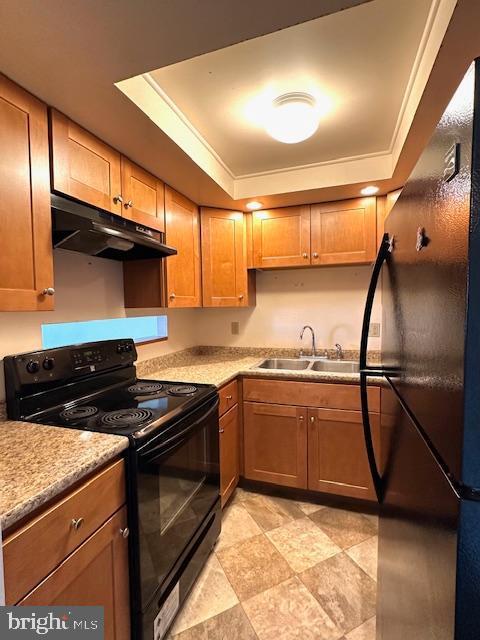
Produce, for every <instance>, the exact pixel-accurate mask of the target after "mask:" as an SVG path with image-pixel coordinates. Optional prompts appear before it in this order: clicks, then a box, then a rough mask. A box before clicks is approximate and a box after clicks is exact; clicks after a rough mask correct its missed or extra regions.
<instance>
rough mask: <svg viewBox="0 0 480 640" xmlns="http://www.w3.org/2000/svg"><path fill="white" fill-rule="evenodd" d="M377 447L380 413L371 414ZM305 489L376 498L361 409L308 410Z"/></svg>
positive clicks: (353, 496)
mask: <svg viewBox="0 0 480 640" xmlns="http://www.w3.org/2000/svg"><path fill="white" fill-rule="evenodd" d="M370 423H371V426H372V436H373V441H374V446H375V447H376V449H377V452H378V450H379V437H380V416H379V414H371V415H370ZM308 488H309V489H311V490H313V491H322V492H324V493H333V494H336V495H342V496H349V497H352V498H364V499H366V500H375V499H376V496H375V490H374V487H373V482H372V476H371V474H370V468H369V466H368V459H367V452H366V449H365V440H364V436H363V426H362V414H361V412H360V411H343V410H336V409H309V410H308Z"/></svg>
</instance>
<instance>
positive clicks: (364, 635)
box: [346, 617, 376, 640]
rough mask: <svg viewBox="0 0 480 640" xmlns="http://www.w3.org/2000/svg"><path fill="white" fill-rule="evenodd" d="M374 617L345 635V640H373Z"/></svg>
mask: <svg viewBox="0 0 480 640" xmlns="http://www.w3.org/2000/svg"><path fill="white" fill-rule="evenodd" d="M375 634H376V629H375V617H373V618H370V620H367V621H366V622H364V623H363V624H362V625H360V626H359V627H357V628H356V629H354V630H353V631H350V633H347V635H346V638H347V640H375V637H376V635H375Z"/></svg>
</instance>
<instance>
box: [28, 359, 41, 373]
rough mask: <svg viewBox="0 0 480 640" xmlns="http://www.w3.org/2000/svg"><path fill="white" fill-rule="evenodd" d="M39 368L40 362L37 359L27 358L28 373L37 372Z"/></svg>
mask: <svg viewBox="0 0 480 640" xmlns="http://www.w3.org/2000/svg"><path fill="white" fill-rule="evenodd" d="M39 369H40V364H39V362H38V360H29V361H28V362H27V371H28V373H37V371H38V370H39Z"/></svg>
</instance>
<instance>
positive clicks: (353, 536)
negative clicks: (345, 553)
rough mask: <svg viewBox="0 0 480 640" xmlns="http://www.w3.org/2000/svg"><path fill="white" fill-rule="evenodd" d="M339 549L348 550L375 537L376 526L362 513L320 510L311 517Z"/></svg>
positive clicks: (342, 510) (343, 510) (344, 510)
mask: <svg viewBox="0 0 480 640" xmlns="http://www.w3.org/2000/svg"><path fill="white" fill-rule="evenodd" d="M309 517H310V519H311V520H312V521H313V522H315V524H316V525H318V526H319V527H320V528H321V529H322V530H323V531H324V532H325V533H326V534H327V536H329V537H330V538H331V539H332V540H333V541H334V542H335V543H336V544H338V546H339V547H342V549H348V547H353V545H355V544H359V543H360V542H363V541H364V540H367V539H368V538H371V537H372V536H374V535H375V534H376V532H377V530H376V527H375V524H374V523H373V522H371V521H370V520H369V519H368V518H365V516H363V515H362V514H361V513H356V512H355V511H347V510H346V509H332V508H330V507H329V508H326V509H320V511H315V513H312V514H311V515H310V516H309Z"/></svg>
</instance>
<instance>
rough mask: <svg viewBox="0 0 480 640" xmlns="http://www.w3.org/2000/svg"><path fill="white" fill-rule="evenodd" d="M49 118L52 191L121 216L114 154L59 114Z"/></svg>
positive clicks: (113, 150) (115, 153)
mask: <svg viewBox="0 0 480 640" xmlns="http://www.w3.org/2000/svg"><path fill="white" fill-rule="evenodd" d="M50 115H51V136H52V163H53V171H52V182H53V184H52V186H53V189H54V190H55V191H60V192H61V193H65V194H66V195H68V196H72V197H73V198H77V200H82V201H83V202H87V203H88V204H91V205H93V206H95V207H100V208H101V209H105V210H106V211H111V212H112V213H116V214H118V215H122V204H121V201H122V198H121V180H120V154H119V153H118V151H115V149H112V148H111V147H109V146H108V145H106V144H105V143H104V142H102V141H101V140H99V139H98V138H96V137H95V136H94V135H93V134H91V133H89V132H88V131H86V130H85V129H82V127H79V126H78V125H77V124H75V122H72V121H71V120H69V119H68V118H67V117H66V116H64V115H63V114H62V113H59V112H58V111H55V110H54V109H52V111H51V114H50Z"/></svg>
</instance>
